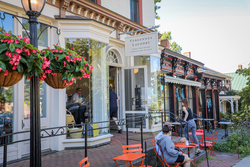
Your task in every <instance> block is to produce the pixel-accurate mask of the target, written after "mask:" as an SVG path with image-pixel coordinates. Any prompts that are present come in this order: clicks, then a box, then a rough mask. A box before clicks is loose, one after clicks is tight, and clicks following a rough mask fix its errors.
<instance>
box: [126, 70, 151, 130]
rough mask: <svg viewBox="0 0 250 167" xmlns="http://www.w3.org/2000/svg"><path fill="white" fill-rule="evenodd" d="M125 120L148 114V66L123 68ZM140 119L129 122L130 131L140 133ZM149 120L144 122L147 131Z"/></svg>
mask: <svg viewBox="0 0 250 167" xmlns="http://www.w3.org/2000/svg"><path fill="white" fill-rule="evenodd" d="M122 80H123V82H124V84H123V118H131V117H136V116H137V117H138V116H141V115H144V114H148V85H147V66H134V67H124V68H123V79H122ZM138 121H139V119H136V118H135V119H131V120H130V121H129V123H130V124H129V125H128V127H129V131H140V126H141V123H140V122H138ZM148 127H149V126H148V120H146V121H144V122H143V128H144V129H145V130H146V131H147V130H149V129H148Z"/></svg>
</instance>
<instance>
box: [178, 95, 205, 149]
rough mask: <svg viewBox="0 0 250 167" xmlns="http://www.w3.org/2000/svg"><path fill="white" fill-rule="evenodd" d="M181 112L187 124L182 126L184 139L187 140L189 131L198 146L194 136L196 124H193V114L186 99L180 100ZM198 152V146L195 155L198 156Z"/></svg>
mask: <svg viewBox="0 0 250 167" xmlns="http://www.w3.org/2000/svg"><path fill="white" fill-rule="evenodd" d="M182 110H183V111H184V113H185V116H184V121H186V122H187V123H186V124H185V126H184V135H185V137H186V139H187V140H189V137H188V132H189V131H190V130H191V131H192V136H193V139H194V141H195V143H196V144H198V145H199V141H198V139H197V136H196V124H195V122H194V119H193V112H192V110H191V108H190V107H189V102H188V99H183V100H182ZM189 142H190V141H189ZM200 151H201V150H200V148H199V146H198V147H197V149H196V154H199V153H200Z"/></svg>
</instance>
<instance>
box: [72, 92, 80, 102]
mask: <svg viewBox="0 0 250 167" xmlns="http://www.w3.org/2000/svg"><path fill="white" fill-rule="evenodd" d="M73 100H74V101H78V100H79V94H78V93H74V94H73Z"/></svg>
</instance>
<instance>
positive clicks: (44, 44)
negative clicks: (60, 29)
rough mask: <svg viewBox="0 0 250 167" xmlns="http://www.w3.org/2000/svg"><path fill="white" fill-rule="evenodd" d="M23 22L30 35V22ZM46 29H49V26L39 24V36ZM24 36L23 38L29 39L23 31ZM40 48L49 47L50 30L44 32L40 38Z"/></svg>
mask: <svg viewBox="0 0 250 167" xmlns="http://www.w3.org/2000/svg"><path fill="white" fill-rule="evenodd" d="M22 22H23V25H24V27H25V29H26V30H27V32H28V33H29V30H30V24H29V20H27V19H22ZM46 27H47V25H45V24H42V23H38V24H37V35H39V34H40V33H41V32H42V31H43V30H44V29H45V28H46ZM22 36H23V38H29V37H28V35H27V33H26V31H25V30H24V29H23V31H22ZM38 46H40V47H47V46H48V29H46V30H44V31H43V33H42V34H41V36H40V37H39V39H38Z"/></svg>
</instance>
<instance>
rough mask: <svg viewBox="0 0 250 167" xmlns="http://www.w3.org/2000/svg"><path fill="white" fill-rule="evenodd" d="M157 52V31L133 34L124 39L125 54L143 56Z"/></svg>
mask: <svg viewBox="0 0 250 167" xmlns="http://www.w3.org/2000/svg"><path fill="white" fill-rule="evenodd" d="M156 53H158V32H152V33H148V34H142V35H134V36H131V37H126V39H125V56H145V55H149V54H156Z"/></svg>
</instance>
